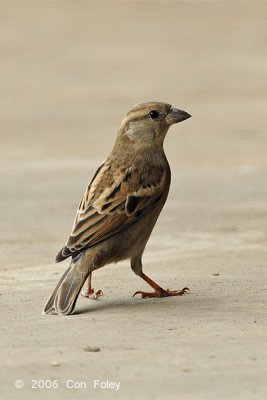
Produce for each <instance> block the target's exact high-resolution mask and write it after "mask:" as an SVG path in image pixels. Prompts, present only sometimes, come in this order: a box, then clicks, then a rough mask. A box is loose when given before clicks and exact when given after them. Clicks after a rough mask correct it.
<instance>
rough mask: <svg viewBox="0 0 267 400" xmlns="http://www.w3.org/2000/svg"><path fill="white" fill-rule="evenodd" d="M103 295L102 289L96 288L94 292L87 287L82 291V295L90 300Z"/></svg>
mask: <svg viewBox="0 0 267 400" xmlns="http://www.w3.org/2000/svg"><path fill="white" fill-rule="evenodd" d="M103 295H104V293H103V292H102V290H97V291H96V292H95V290H94V289H89V288H88V289H86V290H84V291H83V292H82V296H83V297H87V298H88V299H91V300H96V299H97V298H98V297H101V296H103Z"/></svg>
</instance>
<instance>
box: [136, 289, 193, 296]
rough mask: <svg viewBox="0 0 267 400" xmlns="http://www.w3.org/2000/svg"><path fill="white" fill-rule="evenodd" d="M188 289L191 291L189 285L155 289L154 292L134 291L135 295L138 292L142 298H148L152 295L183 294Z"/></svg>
mask: <svg viewBox="0 0 267 400" xmlns="http://www.w3.org/2000/svg"><path fill="white" fill-rule="evenodd" d="M188 291H190V289H189V288H188V287H184V288H183V289H181V290H170V289H167V290H164V289H161V290H155V291H154V292H142V291H141V290H138V291H137V292H135V293H134V295H133V297H135V296H136V295H137V294H140V295H141V298H142V299H147V298H152V297H170V296H182V295H183V294H185V293H187V292H188Z"/></svg>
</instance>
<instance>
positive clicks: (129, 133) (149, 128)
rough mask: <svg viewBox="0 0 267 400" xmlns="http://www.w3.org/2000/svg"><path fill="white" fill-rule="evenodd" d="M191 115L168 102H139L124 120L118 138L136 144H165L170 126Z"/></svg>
mask: <svg viewBox="0 0 267 400" xmlns="http://www.w3.org/2000/svg"><path fill="white" fill-rule="evenodd" d="M190 117H191V115H190V114H188V113H187V112H185V111H183V110H179V109H178V108H174V107H172V106H171V105H170V104H167V103H160V102H150V103H142V104H138V105H137V106H135V107H133V108H132V109H131V110H130V111H129V112H128V113H127V115H126V117H125V118H124V119H123V120H122V123H121V126H120V129H119V133H118V139H119V140H123V141H127V142H131V143H132V144H133V145H136V146H138V145H141V146H145V145H148V146H151V145H153V144H163V141H164V138H165V136H166V133H167V131H168V129H169V127H170V126H171V125H172V124H176V123H177V122H181V121H184V120H185V119H187V118H190Z"/></svg>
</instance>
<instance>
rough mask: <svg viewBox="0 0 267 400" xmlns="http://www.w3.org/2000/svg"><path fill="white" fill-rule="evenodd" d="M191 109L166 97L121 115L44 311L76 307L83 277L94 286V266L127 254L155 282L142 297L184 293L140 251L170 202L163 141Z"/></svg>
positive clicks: (142, 275)
mask: <svg viewBox="0 0 267 400" xmlns="http://www.w3.org/2000/svg"><path fill="white" fill-rule="evenodd" d="M190 117H191V115H190V114H188V113H187V112H185V111H183V110H181V109H179V108H175V107H173V106H172V105H171V104H168V103H165V102H155V101H152V102H147V103H141V104H138V105H136V106H134V107H133V108H132V109H130V111H129V112H128V113H127V114H126V116H125V118H124V119H123V120H122V122H121V125H120V128H119V130H118V134H117V137H116V140H115V144H114V147H113V149H112V151H111V153H110V154H109V155H108V157H107V158H106V159H105V161H104V162H103V163H102V164H101V165H100V166H99V168H98V169H97V170H96V172H95V174H94V176H93V178H92V180H91V182H90V183H89V185H88V186H87V188H86V190H85V193H84V196H83V198H82V200H81V202H80V205H79V207H78V210H77V214H76V217H75V220H74V224H73V228H72V232H71V234H70V237H69V238H68V240H67V242H66V244H65V245H64V246H63V247H62V249H61V250H60V251H59V253H58V255H57V256H56V262H61V261H63V260H65V259H67V258H68V257H70V258H71V261H70V265H69V267H68V269H67V270H66V271H65V272H64V274H63V276H62V277H61V279H60V280H59V282H58V284H57V286H56V288H55V289H54V291H53V292H52V294H51V296H50V297H49V299H48V301H47V303H46V305H45V307H44V309H43V313H44V314H56V315H68V314H71V313H73V312H74V310H75V305H76V301H77V298H78V296H79V294H80V292H81V290H82V287H83V285H84V283H85V281H86V280H87V279H88V289H87V291H85V293H84V294H85V295H86V296H88V297H92V296H94V298H97V297H99V296H101V295H102V294H103V293H102V291H101V290H98V291H97V292H95V293H94V289H92V283H91V279H92V272H93V271H95V270H97V269H99V268H101V267H103V266H105V265H107V264H111V263H116V262H119V261H122V260H126V259H129V260H130V265H131V268H132V270H133V272H134V273H135V274H136V275H137V276H139V277H140V278H142V279H143V280H145V281H146V282H147V284H148V285H149V286H151V287H152V289H153V291H152V292H144V291H137V292H135V293H134V296H135V295H140V296H141V298H153V297H156V298H158V297H169V296H181V295H183V294H184V293H186V292H187V291H188V290H189V289H188V288H187V287H184V288H183V289H181V290H169V289H166V290H165V289H163V288H162V287H161V286H159V285H158V284H157V283H156V282H154V281H153V280H152V279H151V278H149V277H148V276H147V275H146V274H145V273H144V272H143V265H142V255H143V252H144V250H145V247H146V244H147V241H148V239H149V237H150V235H151V232H152V230H153V228H154V226H155V224H156V221H157V219H158V217H159V214H160V212H161V210H162V208H163V206H164V204H165V202H166V199H167V196H168V193H169V188H170V183H171V170H170V166H169V163H168V160H167V158H166V155H165V152H164V148H163V142H164V139H165V136H166V134H167V132H168V130H169V128H170V126H171V125H173V124H176V123H178V122H181V121H184V120H186V119H188V118H190Z"/></svg>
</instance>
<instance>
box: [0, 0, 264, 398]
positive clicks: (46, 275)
mask: <svg viewBox="0 0 267 400" xmlns="http://www.w3.org/2000/svg"><path fill="white" fill-rule="evenodd" d="M266 20H267V2H255V1H253V2H201V1H198V2H162V3H160V2H132V3H127V2H100V1H99V2H95V3H94V2H78V1H72V2H30V1H29V2H27V1H24V2H15V1H14V2H1V3H0V46H1V63H0V64H1V65H0V70H1V73H0V87H1V96H0V101H1V116H0V135H1V146H0V156H1V157H0V175H1V207H0V220H1V230H0V243H1V260H0V267H1V281H0V284H1V289H0V294H1V295H0V301H1V333H0V334H1V367H0V372H1V380H0V398H1V400H2V399H3V400H11V399H20V400H26V399H27V400H31V399H47V398H48V396H49V398H53V399H75V400H76V399H104V400H109V399H112V400H113V399H130V400H137V399H139V400H150V399H151V400H152V399H155V400H161V399H166V400H170V399H178V400H189V399H190V400H209V399H211V400H229V399H230V400H231V399H240V400H247V399H257V400H264V399H266V398H267V380H266V372H267V326H266V320H267V317H266V290H267V276H266V267H267V265H266V264H267V261H266V256H267V246H266V245H267V157H266V151H267V136H266V128H267V122H266V110H267V109H266V105H267V94H266V93H267V69H266V65H267V25H266ZM149 100H162V101H167V102H169V103H171V104H174V105H176V106H179V107H181V108H184V109H185V110H186V111H188V112H189V113H191V114H192V115H193V118H191V119H190V120H188V121H185V122H184V123H181V124H179V125H177V126H175V127H173V128H172V129H171V131H170V132H169V134H168V137H167V139H166V145H165V149H166V154H167V156H168V158H169V161H170V164H171V167H172V187H171V192H170V195H169V199H168V201H167V204H166V206H165V208H164V211H163V212H162V215H161V217H160V219H159V221H158V223H157V226H156V228H155V230H154V232H153V235H152V237H151V239H150V241H149V243H148V245H147V249H146V252H145V255H144V266H145V272H146V273H147V274H148V275H150V276H151V277H152V278H153V279H155V280H156V281H157V282H159V283H160V284H161V285H162V286H163V287H165V288H171V289H179V288H181V287H184V286H188V287H190V289H191V292H190V294H188V295H186V296H183V297H181V298H167V299H152V300H151V299H149V300H145V299H143V300H141V299H138V298H132V294H133V293H134V292H135V291H136V290H145V289H147V287H146V285H145V283H144V282H142V281H141V280H140V278H138V277H136V276H134V274H133V273H132V271H131V270H130V267H129V262H122V263H120V264H117V265H110V266H107V267H105V268H103V269H102V270H100V271H97V272H96V273H95V274H94V282H93V283H94V287H95V288H96V289H102V290H103V292H104V296H103V297H102V298H100V299H99V300H98V301H89V300H87V299H84V298H79V301H78V305H77V311H76V313H75V315H72V316H69V317H56V316H44V315H42V314H41V311H42V308H43V305H44V303H45V301H46V299H47V297H48V295H49V294H50V292H51V290H52V289H53V288H54V286H55V284H56V283H57V281H58V279H59V277H60V275H61V274H62V272H63V271H64V270H65V268H66V267H67V266H68V262H67V261H66V262H64V263H62V264H55V263H54V262H53V260H54V257H55V255H56V253H57V251H58V250H59V249H60V247H61V246H62V245H63V244H64V242H65V240H66V239H67V237H68V235H69V233H70V230H71V226H72V222H73V219H74V215H75V212H76V208H77V206H78V204H79V201H80V199H81V196H82V194H83V191H84V189H85V187H86V185H87V183H88V181H89V179H90V178H91V176H92V174H93V173H94V171H95V169H96V168H97V166H98V165H99V163H100V162H101V161H102V160H103V159H104V158H105V157H106V155H107V154H108V152H109V151H110V149H111V148H112V144H113V142H114V138H115V134H116V131H117V128H118V125H119V121H120V119H121V118H122V117H123V116H124V114H125V113H126V112H127V111H128V109H129V108H130V107H131V106H132V105H134V104H136V103H139V102H143V101H149ZM86 346H94V347H98V348H99V349H100V351H97V352H88V351H85V350H84V348H85V347H86ZM18 380H23V381H24V387H23V388H20V389H19V388H16V387H15V382H16V381H18ZM94 380H97V381H101V382H102V381H103V382H106V381H107V380H108V381H109V383H111V382H117V383H119V382H120V386H119V389H118V390H115V388H113V389H112V388H109V389H104V388H99V387H98V386H97V387H96V388H94ZM35 381H37V383H35ZM43 381H47V382H48V383H46V385H48V386H49V382H51V381H55V382H56V383H55V382H54V383H53V384H54V386H59V387H58V388H56V387H55V388H51V389H49V388H41V387H42V385H43V383H42V382H43ZM73 381H75V382H78V383H76V386H77V388H67V387H66V385H67V384H68V386H72V385H73ZM83 382H85V384H83ZM17 385H18V386H19V385H20V386H22V384H21V383H17ZM85 385H86V387H85ZM103 385H104V384H103ZM33 386H39V387H40V388H33ZM78 386H79V388H78Z"/></svg>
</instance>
